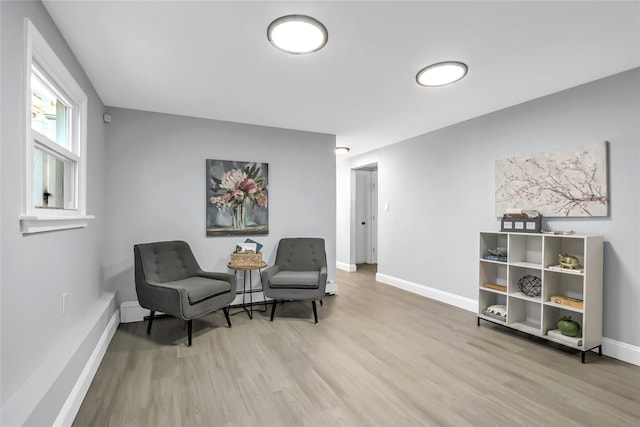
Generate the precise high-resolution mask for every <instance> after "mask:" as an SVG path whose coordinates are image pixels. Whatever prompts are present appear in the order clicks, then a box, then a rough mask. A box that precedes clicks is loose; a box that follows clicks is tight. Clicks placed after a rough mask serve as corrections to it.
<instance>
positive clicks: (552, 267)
mask: <svg viewBox="0 0 640 427" xmlns="http://www.w3.org/2000/svg"><path fill="white" fill-rule="evenodd" d="M548 268H549V270H555V271H566V272H569V273H584V268H565V267H562V266H560V265H550V266H549V267H548Z"/></svg>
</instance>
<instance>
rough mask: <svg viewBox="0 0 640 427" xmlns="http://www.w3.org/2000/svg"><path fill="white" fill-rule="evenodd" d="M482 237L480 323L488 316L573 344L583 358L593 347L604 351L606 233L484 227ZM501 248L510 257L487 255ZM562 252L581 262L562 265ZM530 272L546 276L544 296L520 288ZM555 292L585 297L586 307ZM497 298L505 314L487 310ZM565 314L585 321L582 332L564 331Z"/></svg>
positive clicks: (574, 297) (575, 297)
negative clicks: (576, 265) (501, 258)
mask: <svg viewBox="0 0 640 427" xmlns="http://www.w3.org/2000/svg"><path fill="white" fill-rule="evenodd" d="M479 240H480V245H479V246H480V248H479V249H480V256H479V275H478V286H479V296H478V326H479V325H480V320H481V319H482V320H486V321H489V322H493V323H497V324H500V325H503V326H506V327H510V328H513V329H516V330H519V331H522V332H526V333H528V334H531V335H534V336H537V337H540V338H544V339H547V340H549V341H553V342H556V343H559V344H563V345H565V346H568V347H572V348H574V349H577V350H580V351H581V352H582V363H584V362H585V354H586V352H587V351H590V350H592V349H595V348H598V350H599V353H600V355H602V277H603V237H602V236H584V235H575V234H574V235H553V234H539V233H507V232H481V233H480V239H479ZM497 248H505V249H506V252H507V260H506V261H496V260H491V259H485V257H486V256H487V255H490V253H489V249H497ZM560 254H568V255H573V256H575V257H576V258H578V261H579V268H578V269H576V270H571V269H565V268H560V267H559V260H558V256H559V255H560ZM526 275H532V276H536V277H539V278H540V279H541V294H540V296H527V295H525V294H524V293H522V292H521V291H520V289H519V287H518V281H519V280H520V278H522V277H523V276H526ZM486 284H490V285H501V286H503V287H505V289H504V291H503V290H501V289H493V288H489V287H486V286H485V285H486ZM554 296H561V297H566V298H571V299H574V300H581V301H582V307H581V308H580V307H572V306H569V305H565V304H562V303H558V302H556V301H553V300H552V297H554ZM496 304H498V305H505V306H506V309H507V316H506V318H505V319H499V318H496V317H495V316H487V315H485V314H484V313H483V312H484V311H485V310H486V309H487V307H489V306H490V305H496ZM563 316H570V317H571V319H573V320H574V321H576V322H578V324H580V334H579V336H577V337H569V336H565V335H562V334H561V333H560V331H559V330H558V326H557V322H558V319H559V318H560V317H563Z"/></svg>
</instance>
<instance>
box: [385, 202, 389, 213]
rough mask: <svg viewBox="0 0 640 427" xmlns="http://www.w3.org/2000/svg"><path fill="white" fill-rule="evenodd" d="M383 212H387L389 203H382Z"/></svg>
mask: <svg viewBox="0 0 640 427" xmlns="http://www.w3.org/2000/svg"><path fill="white" fill-rule="evenodd" d="M384 211H385V212H389V202H385V203H384Z"/></svg>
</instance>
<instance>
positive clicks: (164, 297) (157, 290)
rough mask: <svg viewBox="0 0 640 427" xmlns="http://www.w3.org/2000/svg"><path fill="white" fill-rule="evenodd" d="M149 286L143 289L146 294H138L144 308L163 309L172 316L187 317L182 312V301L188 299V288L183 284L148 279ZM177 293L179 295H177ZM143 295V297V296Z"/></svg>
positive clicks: (162, 310)
mask: <svg viewBox="0 0 640 427" xmlns="http://www.w3.org/2000/svg"><path fill="white" fill-rule="evenodd" d="M146 285H147V286H148V288H147V289H146V290H145V291H143V292H144V295H138V300H141V299H144V300H145V301H140V303H141V305H142V306H143V307H144V308H147V309H149V310H154V311H161V312H163V313H165V314H169V315H171V316H175V317H180V318H183V319H184V318H185V317H184V314H183V312H182V304H181V301H186V300H187V299H188V296H187V290H186V289H185V288H184V287H182V286H176V285H174V284H172V283H171V282H169V283H160V282H154V281H146ZM176 294H177V295H176ZM141 297H142V298H141Z"/></svg>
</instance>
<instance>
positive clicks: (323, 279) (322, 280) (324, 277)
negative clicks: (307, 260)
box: [318, 265, 327, 286]
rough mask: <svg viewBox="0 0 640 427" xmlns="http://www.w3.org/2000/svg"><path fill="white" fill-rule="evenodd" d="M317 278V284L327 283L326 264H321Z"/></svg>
mask: <svg viewBox="0 0 640 427" xmlns="http://www.w3.org/2000/svg"><path fill="white" fill-rule="evenodd" d="M318 280H319V283H318V284H319V285H320V286H323V285H326V284H327V266H326V265H323V266H322V267H320V277H319V278H318Z"/></svg>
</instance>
